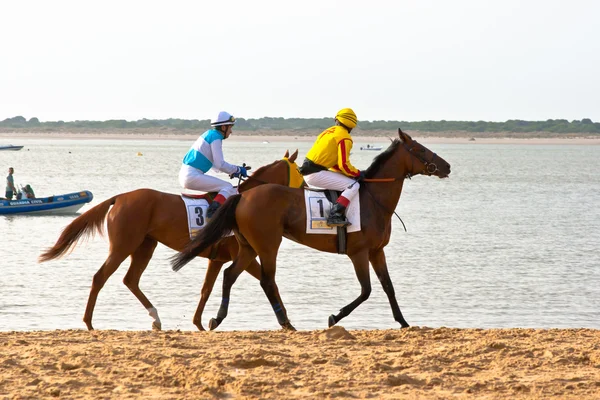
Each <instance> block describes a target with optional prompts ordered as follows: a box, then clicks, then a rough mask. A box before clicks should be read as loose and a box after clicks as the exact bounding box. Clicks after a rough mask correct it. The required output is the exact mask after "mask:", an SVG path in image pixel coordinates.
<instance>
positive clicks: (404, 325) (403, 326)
mask: <svg viewBox="0 0 600 400" xmlns="http://www.w3.org/2000/svg"><path fill="white" fill-rule="evenodd" d="M402 328H410V325H409V324H406V323H405V324H400V329H402Z"/></svg>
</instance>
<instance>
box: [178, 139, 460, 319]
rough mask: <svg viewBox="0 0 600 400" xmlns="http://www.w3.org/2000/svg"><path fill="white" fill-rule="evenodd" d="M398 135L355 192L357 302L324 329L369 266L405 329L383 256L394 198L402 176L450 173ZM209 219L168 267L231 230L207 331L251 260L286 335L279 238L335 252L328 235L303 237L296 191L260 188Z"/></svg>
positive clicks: (364, 280)
mask: <svg viewBox="0 0 600 400" xmlns="http://www.w3.org/2000/svg"><path fill="white" fill-rule="evenodd" d="M398 134H399V139H395V140H394V141H393V142H392V144H391V145H390V147H389V148H388V149H387V150H386V151H385V152H383V153H381V154H380V155H378V156H377V157H376V158H375V159H374V160H373V163H372V164H371V166H370V167H369V168H368V169H367V171H366V178H367V179H365V182H364V183H363V184H361V187H360V191H359V196H360V207H361V228H362V229H361V231H359V232H354V233H349V234H348V238H347V254H348V256H349V257H350V259H351V260H352V263H353V265H354V271H355V272H356V276H357V278H358V280H359V282H360V285H361V293H360V296H358V298H357V299H355V300H354V301H353V302H351V303H350V304H348V305H347V306H345V307H343V308H342V309H341V310H340V312H339V314H337V315H331V316H330V317H329V321H328V323H329V326H333V325H335V324H336V323H338V322H339V321H340V320H341V319H342V318H344V317H346V316H348V315H349V314H350V313H351V312H352V311H353V310H354V309H355V308H356V307H358V306H359V305H360V304H361V303H362V302H364V301H365V300H367V298H368V297H369V295H370V293H371V282H370V279H369V262H371V265H372V266H373V269H374V270H375V273H376V274H377V277H378V278H379V281H380V282H381V284H382V286H383V290H384V291H385V293H386V295H387V297H388V300H389V302H390V306H391V308H392V312H393V315H394V319H395V320H396V321H397V322H399V323H400V325H401V326H402V327H407V326H409V325H408V323H407V322H406V320H405V319H404V317H403V316H402V313H401V311H400V307H399V306H398V302H397V301H396V297H395V293H394V288H393V286H392V281H391V279H390V275H389V273H388V268H387V264H386V259H385V253H384V251H383V249H384V247H385V246H386V245H387V244H388V242H389V240H390V234H391V230H392V221H391V217H392V214H393V213H394V209H395V208H396V206H397V204H398V201H399V200H400V193H401V192H402V185H403V184H404V180H405V178H406V177H411V176H413V175H419V174H422V175H435V176H437V177H439V178H445V177H447V176H448V175H449V174H450V164H448V163H447V162H446V161H444V160H443V159H441V158H440V157H439V156H437V155H436V154H435V153H433V152H431V151H430V150H429V149H427V148H426V147H425V146H423V145H421V144H419V143H417V142H416V141H415V140H413V139H412V138H411V137H410V136H409V135H407V134H406V133H404V132H402V131H401V130H400V129H399V130H398ZM216 217H217V218H215V219H214V220H213V221H211V222H209V223H208V225H207V227H206V229H204V230H203V231H201V232H200V233H199V234H198V235H197V236H196V237H194V239H192V241H190V243H189V244H188V245H187V246H186V248H185V250H184V251H183V252H181V253H179V254H178V255H176V256H175V257H174V259H173V262H172V264H173V269H174V270H175V271H177V270H179V269H180V268H182V267H183V266H184V265H185V264H186V263H188V262H189V261H190V260H191V259H193V258H194V257H195V256H196V255H198V254H200V253H201V252H203V251H206V249H207V248H210V247H211V246H212V245H213V244H214V243H216V242H218V241H219V240H220V239H221V237H222V235H223V234H224V233H227V232H229V231H231V230H232V229H233V230H234V232H235V235H236V238H237V239H238V242H239V244H240V251H239V253H238V255H237V257H236V259H235V260H234V262H233V264H232V265H231V266H230V267H229V268H227V269H225V271H224V273H223V299H222V302H221V307H220V308H219V311H218V314H217V318H215V319H212V320H211V321H210V324H209V327H210V329H214V328H216V327H217V326H218V325H219V324H220V323H221V322H222V321H223V319H224V318H225V317H226V316H227V310H228V305H229V296H230V292H231V286H232V285H233V283H234V282H235V281H236V279H237V277H238V276H239V274H240V273H241V272H242V271H243V270H244V269H245V268H247V266H248V265H249V263H250V262H251V261H252V260H253V259H254V258H255V257H256V255H257V254H258V256H259V258H260V265H261V279H260V285H261V286H262V288H263V290H264V292H265V294H266V295H267V298H268V299H269V302H270V303H271V306H272V307H273V310H274V312H275V315H276V316H277V321H278V322H279V324H280V325H281V326H282V327H283V328H284V329H294V327H293V326H292V325H291V323H290V321H289V319H288V316H287V312H286V310H285V308H284V306H283V303H282V301H281V298H280V296H279V292H278V288H277V284H276V283H275V269H276V259H277V252H278V249H279V246H280V244H281V241H282V237H283V236H285V237H286V238H288V239H290V240H293V241H294V242H297V243H300V244H303V245H306V246H309V247H312V248H314V249H317V250H320V251H326V252H329V253H336V252H337V245H336V242H337V238H336V235H326V234H307V233H306V206H305V201H304V189H292V188H289V187H284V186H276V185H262V186H259V187H256V188H254V189H252V190H249V191H246V192H244V193H242V194H238V195H235V196H232V197H230V198H229V199H228V200H227V201H226V202H225V204H224V205H223V206H222V207H221V208H220V209H219V211H218V212H217V214H216Z"/></svg>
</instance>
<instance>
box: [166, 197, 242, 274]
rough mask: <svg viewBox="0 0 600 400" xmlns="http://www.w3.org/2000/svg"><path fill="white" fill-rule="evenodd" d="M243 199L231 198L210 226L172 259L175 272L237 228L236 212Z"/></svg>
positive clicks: (220, 209)
mask: <svg viewBox="0 0 600 400" xmlns="http://www.w3.org/2000/svg"><path fill="white" fill-rule="evenodd" d="M241 198H242V195H240V194H236V195H233V196H231V197H229V198H228V199H227V201H226V202H225V204H223V205H222V206H221V207H219V208H218V209H217V212H216V213H215V214H214V215H213V217H212V218H211V219H210V220H209V222H208V224H206V226H205V227H204V228H202V230H200V231H199V232H198V233H197V234H196V236H194V238H193V239H192V240H190V242H189V243H188V244H187V245H186V246H185V248H184V249H183V250H182V251H181V252H179V253H178V254H176V255H175V256H173V257H172V259H171V268H173V271H179V270H180V269H181V268H183V267H184V266H185V265H186V264H187V263H189V262H190V261H192V260H193V259H194V258H195V257H197V256H198V254H200V253H202V252H203V251H204V250H206V249H207V248H209V247H210V246H212V245H213V244H215V243H217V242H218V241H219V240H221V239H222V238H223V237H224V236H225V235H227V234H229V232H231V231H232V230H233V229H234V228H237V221H236V220H235V210H236V208H237V206H238V203H239V202H240V199H241Z"/></svg>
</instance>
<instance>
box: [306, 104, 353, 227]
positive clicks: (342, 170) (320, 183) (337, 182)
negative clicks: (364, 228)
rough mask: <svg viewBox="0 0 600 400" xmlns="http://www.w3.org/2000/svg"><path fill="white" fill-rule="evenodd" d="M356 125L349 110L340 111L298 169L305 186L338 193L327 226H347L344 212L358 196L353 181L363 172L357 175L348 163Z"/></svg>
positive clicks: (347, 222) (348, 223)
mask: <svg viewBox="0 0 600 400" xmlns="http://www.w3.org/2000/svg"><path fill="white" fill-rule="evenodd" d="M357 122H358V120H357V118H356V114H355V113H354V111H352V109H351V108H344V109H342V110H340V111H339V112H338V113H337V115H336V116H335V125H334V126H332V127H331V128H329V129H326V130H324V131H323V132H322V133H321V134H320V135H319V137H317V140H316V141H315V143H314V144H313V146H312V148H311V149H310V150H309V151H308V153H307V154H306V158H305V159H304V163H303V164H302V167H300V172H301V173H302V175H304V180H305V181H306V183H308V184H309V185H311V186H316V187H320V188H324V189H332V190H341V191H342V194H341V195H340V197H339V198H338V199H337V202H336V203H335V204H334V206H333V208H332V209H331V213H330V214H329V217H327V225H329V226H348V225H350V222H349V221H348V220H347V219H346V217H345V215H344V212H345V211H346V208H347V207H348V205H349V204H350V202H351V201H352V200H353V199H354V196H356V194H357V193H358V189H359V187H360V185H359V184H358V182H357V180H361V179H363V178H364V171H359V170H358V169H356V168H355V167H354V166H353V165H352V164H351V163H350V150H352V137H351V136H350V132H351V131H352V129H353V128H354V127H356V124H357Z"/></svg>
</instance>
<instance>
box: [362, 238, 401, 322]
mask: <svg viewBox="0 0 600 400" xmlns="http://www.w3.org/2000/svg"><path fill="white" fill-rule="evenodd" d="M369 260H370V261H371V265H372V266H373V269H374V270H375V273H376V274H377V278H379V282H381V286H382V287H383V291H384V292H385V294H386V295H387V297H388V300H389V302H390V306H391V307H392V313H393V315H394V319H395V320H396V321H397V322H399V323H400V325H401V326H402V328H408V327H409V326H410V325H408V322H406V320H405V319H404V317H403V316H402V312H401V311H400V307H399V306H398V301H397V300H396V293H395V291H394V286H393V285H392V279H391V278H390V274H389V272H388V268H387V262H386V261H385V253H384V252H383V249H379V250H376V251H373V252H372V253H371V254H370V255H369Z"/></svg>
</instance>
